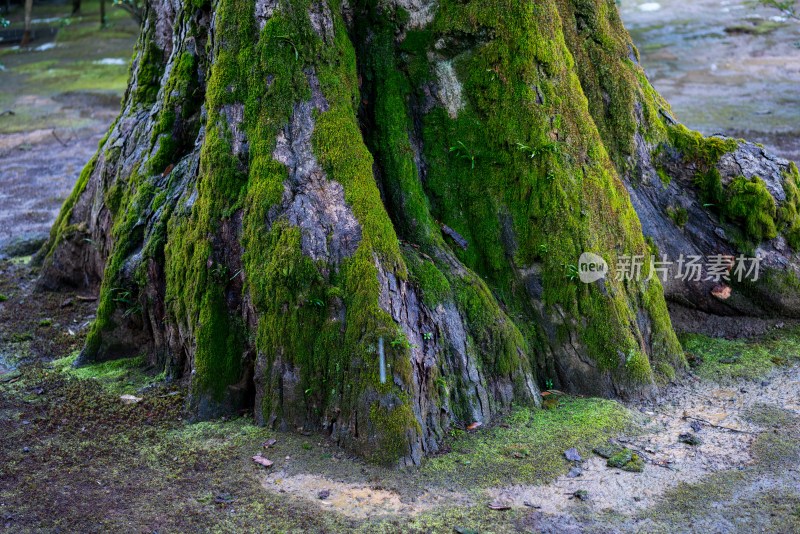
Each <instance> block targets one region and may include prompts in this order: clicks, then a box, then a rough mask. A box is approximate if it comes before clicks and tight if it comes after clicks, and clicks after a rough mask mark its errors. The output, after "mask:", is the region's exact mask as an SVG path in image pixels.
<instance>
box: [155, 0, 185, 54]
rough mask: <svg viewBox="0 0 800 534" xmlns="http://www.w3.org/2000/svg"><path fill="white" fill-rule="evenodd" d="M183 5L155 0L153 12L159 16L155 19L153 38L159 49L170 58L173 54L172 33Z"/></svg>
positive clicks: (167, 0) (165, 0) (173, 0)
mask: <svg viewBox="0 0 800 534" xmlns="http://www.w3.org/2000/svg"><path fill="white" fill-rule="evenodd" d="M180 7H181V5H180V2H179V1H178V0H153V2H152V10H153V11H154V12H155V13H157V14H158V15H157V16H156V17H154V18H155V32H154V33H153V38H154V39H155V41H156V44H157V45H158V47H159V48H160V49H161V50H163V51H164V53H165V54H166V55H167V56H169V55H170V54H172V37H173V35H172V33H173V27H174V26H175V13H177V12H178V10H179V9H180Z"/></svg>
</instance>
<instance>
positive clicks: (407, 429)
mask: <svg viewBox="0 0 800 534" xmlns="http://www.w3.org/2000/svg"><path fill="white" fill-rule="evenodd" d="M369 419H370V422H371V423H372V424H373V425H374V426H375V430H376V433H377V436H378V444H377V447H376V448H375V449H374V452H372V453H371V454H370V459H372V460H373V461H376V462H379V463H385V464H390V465H391V464H392V463H394V462H396V461H397V459H398V458H401V457H403V456H405V455H408V454H410V451H409V449H408V442H409V438H412V439H413V437H414V432H413V431H414V430H416V433H419V432H421V429H420V426H419V423H418V422H417V419H416V417H415V416H414V412H413V410H412V409H411V406H410V405H409V404H407V403H404V404H400V405H398V406H396V407H395V408H393V409H390V408H384V407H383V406H379V405H377V404H373V405H372V406H371V407H370V411H369ZM409 434H411V435H409Z"/></svg>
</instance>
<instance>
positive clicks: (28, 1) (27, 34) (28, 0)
mask: <svg viewBox="0 0 800 534" xmlns="http://www.w3.org/2000/svg"><path fill="white" fill-rule="evenodd" d="M32 13H33V0H25V13H24V23H23V24H24V26H23V27H24V29H23V32H22V40H21V41H20V43H19V44H20V46H27V44H28V43H30V42H31V39H32V38H33V35H32V34H31V15H32Z"/></svg>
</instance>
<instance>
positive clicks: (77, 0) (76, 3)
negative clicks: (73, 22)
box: [72, 0, 81, 17]
mask: <svg viewBox="0 0 800 534" xmlns="http://www.w3.org/2000/svg"><path fill="white" fill-rule="evenodd" d="M80 12H81V0H72V16H73V17H74V16H75V15H77V14H78V13H80Z"/></svg>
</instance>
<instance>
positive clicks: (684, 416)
mask: <svg viewBox="0 0 800 534" xmlns="http://www.w3.org/2000/svg"><path fill="white" fill-rule="evenodd" d="M681 419H692V420H693V421H697V422H700V423H703V424H704V425H708V426H710V427H713V428H719V429H721V430H727V431H728V432H737V433H739V434H757V432H750V431H749V430H740V429H738V428H733V427H730V426H723V425H715V424H714V423H712V422H711V421H706V420H705V419H700V418H699V417H693V416H691V415H686V414H684V415H683V417H682V418H681Z"/></svg>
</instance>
